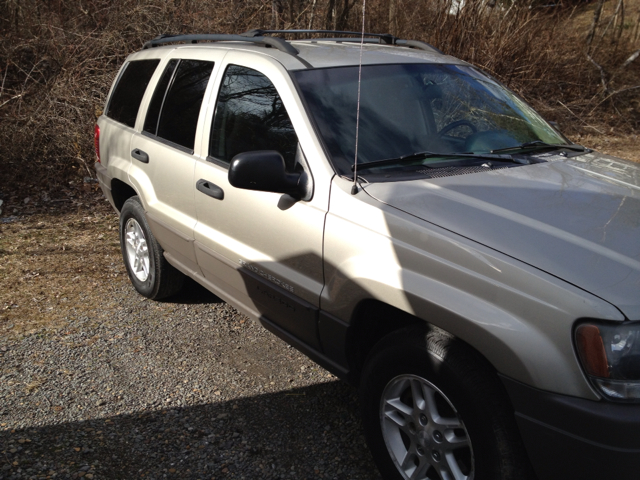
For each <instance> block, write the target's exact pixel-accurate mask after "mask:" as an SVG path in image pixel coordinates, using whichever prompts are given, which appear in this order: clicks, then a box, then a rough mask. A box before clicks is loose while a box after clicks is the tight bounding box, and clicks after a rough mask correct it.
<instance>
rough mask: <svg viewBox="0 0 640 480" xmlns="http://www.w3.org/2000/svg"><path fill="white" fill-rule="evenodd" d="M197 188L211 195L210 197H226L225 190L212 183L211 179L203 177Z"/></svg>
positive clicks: (220, 198)
mask: <svg viewBox="0 0 640 480" xmlns="http://www.w3.org/2000/svg"><path fill="white" fill-rule="evenodd" d="M196 188H197V189H198V190H199V191H201V192H202V193H204V194H205V195H209V196H210V197H213V198H216V199H218V200H222V199H224V190H222V189H221V188H220V187H219V186H217V185H215V184H213V183H211V182H210V181H209V180H205V179H204V178H201V179H200V180H198V182H197V183H196Z"/></svg>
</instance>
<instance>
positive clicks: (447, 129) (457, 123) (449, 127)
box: [438, 118, 478, 137]
mask: <svg viewBox="0 0 640 480" xmlns="http://www.w3.org/2000/svg"><path fill="white" fill-rule="evenodd" d="M462 125H464V126H467V127H469V128H470V129H471V131H472V132H473V133H476V132H477V131H478V129H477V128H476V127H475V125H474V124H473V123H471V122H470V121H469V120H465V119H464V118H463V119H462V120H456V121H455V122H451V123H450V124H449V125H447V126H446V127H443V128H442V130H440V131H439V132H438V136H439V137H442V136H444V135H446V134H447V133H448V132H450V131H451V130H453V129H454V128H457V127H460V126H462ZM473 133H472V135H473Z"/></svg>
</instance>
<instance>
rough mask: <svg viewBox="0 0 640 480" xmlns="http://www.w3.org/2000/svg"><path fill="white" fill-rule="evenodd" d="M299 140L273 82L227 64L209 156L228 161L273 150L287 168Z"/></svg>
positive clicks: (248, 70) (257, 73)
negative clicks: (238, 155)
mask: <svg viewBox="0 0 640 480" xmlns="http://www.w3.org/2000/svg"><path fill="white" fill-rule="evenodd" d="M297 145H298V139H297V136H296V133H295V131H294V129H293V124H292V123H291V120H290V119H289V115H288V114H287V111H286V109H285V108H284V104H283V103H282V99H281V98H280V95H278V92H277V91H276V88H275V87H274V86H273V83H271V81H270V80H269V79H268V78H267V77H265V76H264V75H263V74H261V73H260V72H257V71H255V70H252V69H250V68H246V67H240V66H237V65H230V66H229V67H228V68H227V71H226V72H225V76H224V80H223V81H222V85H221V86H220V94H219V95H218V103H217V105H216V110H215V117H214V120H213V123H212V127H211V140H210V143H209V155H210V156H211V157H214V158H216V159H218V160H220V161H222V162H224V163H230V162H231V159H232V158H233V157H234V156H235V155H237V154H238V153H243V152H249V151H255V150H276V151H278V152H280V154H281V155H282V156H283V157H284V160H285V164H286V165H287V169H288V170H293V167H294V166H295V161H296V160H295V157H296V148H297Z"/></svg>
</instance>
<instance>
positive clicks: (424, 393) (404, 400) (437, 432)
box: [360, 328, 532, 480]
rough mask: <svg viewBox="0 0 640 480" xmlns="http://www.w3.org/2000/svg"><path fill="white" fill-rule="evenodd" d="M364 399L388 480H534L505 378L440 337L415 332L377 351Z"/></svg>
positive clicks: (392, 338)
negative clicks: (505, 388) (502, 378)
mask: <svg viewBox="0 0 640 480" xmlns="http://www.w3.org/2000/svg"><path fill="white" fill-rule="evenodd" d="M360 399H361V405H362V412H363V423H364V428H365V434H366V437H367V443H368V444H369V447H370V449H371V451H372V453H373V456H374V460H375V461H376V464H377V465H378V468H379V470H380V472H381V473H382V475H383V477H384V478H385V479H389V480H391V479H395V480H400V479H402V480H408V479H411V480H414V479H415V480H465V479H466V480H471V479H474V480H487V479H492V480H493V479H496V480H498V479H500V480H507V479H513V480H515V479H518V480H523V479H528V478H532V476H531V468H530V465H529V462H528V460H527V458H526V454H525V453H524V450H523V447H522V444H521V440H520V437H519V434H518V431H517V426H516V424H515V419H514V416H513V412H512V410H511V407H510V403H509V401H508V398H507V397H506V392H504V389H503V387H502V385H501V383H500V381H499V379H498V377H497V376H496V375H495V373H494V372H493V371H492V370H491V368H490V366H489V365H488V364H487V362H486V361H485V360H484V358H482V357H481V356H480V355H479V354H477V353H476V352H475V351H473V350H472V349H471V348H469V347H468V346H466V345H465V344H463V343H462V342H460V341H458V340H456V339H455V338H453V337H451V336H450V335H448V334H446V333H444V332H442V331H440V330H428V329H426V328H411V329H407V330H403V331H400V332H397V333H394V334H391V335H389V336H388V337H386V338H384V339H383V340H382V341H381V342H380V343H378V345H376V347H374V350H373V351H372V353H371V354H370V356H369V358H368V361H367V363H366V366H365V369H364V372H363V377H362V385H361V389H360Z"/></svg>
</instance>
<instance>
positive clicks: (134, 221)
mask: <svg viewBox="0 0 640 480" xmlns="http://www.w3.org/2000/svg"><path fill="white" fill-rule="evenodd" d="M120 248H121V249H122V257H123V259H124V264H125V266H126V268H127V273H128V274H129V279H130V280H131V283H132V284H133V286H134V287H135V289H136V290H137V291H138V293H140V294H141V295H144V296H145V297H147V298H150V299H153V300H158V299H161V298H165V297H169V296H171V295H173V294H175V293H177V292H178V291H180V289H181V288H182V284H183V281H184V275H183V274H182V273H181V272H179V271H178V270H176V269H175V268H174V267H173V266H171V265H170V264H169V262H167V260H166V259H165V258H164V255H163V250H162V247H161V246H160V244H159V243H158V241H157V240H156V239H155V237H154V236H153V233H152V232H151V228H149V224H148V222H147V218H146V216H145V214H144V209H143V208H142V203H141V202H140V199H139V198H138V197H137V196H135V197H131V198H129V199H128V200H127V201H126V202H125V203H124V205H123V206H122V210H121V212H120Z"/></svg>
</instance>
